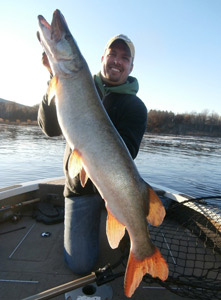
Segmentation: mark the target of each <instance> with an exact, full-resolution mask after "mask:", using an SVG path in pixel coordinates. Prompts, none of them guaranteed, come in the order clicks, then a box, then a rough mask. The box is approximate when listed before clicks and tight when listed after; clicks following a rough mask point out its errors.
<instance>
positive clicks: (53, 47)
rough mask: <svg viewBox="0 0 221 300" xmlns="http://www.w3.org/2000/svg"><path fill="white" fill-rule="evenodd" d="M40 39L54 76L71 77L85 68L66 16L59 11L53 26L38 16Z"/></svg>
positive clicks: (55, 15) (55, 13) (38, 34)
mask: <svg viewBox="0 0 221 300" xmlns="http://www.w3.org/2000/svg"><path fill="white" fill-rule="evenodd" d="M38 22H39V31H38V32H37V36H38V39H39V41H40V43H41V44H42V46H43V49H44V51H45V53H46V55H47V57H48V60H49V64H50V67H51V69H52V72H53V75H57V76H58V77H60V76H63V77H71V76H73V74H74V73H76V72H78V71H79V70H81V69H82V68H83V65H84V58H83V56H82V55H81V52H80V50H79V48H78V46H77V43H76V41H75V40H74V38H73V37H72V35H71V32H70V30H69V28H68V26H67V23H66V21H65V18H64V16H63V15H62V13H61V12H60V11H59V10H58V9H57V10H55V12H54V14H53V19H52V23H51V25H50V24H49V23H48V22H47V21H46V20H45V18H44V17H43V16H41V15H39V16H38Z"/></svg>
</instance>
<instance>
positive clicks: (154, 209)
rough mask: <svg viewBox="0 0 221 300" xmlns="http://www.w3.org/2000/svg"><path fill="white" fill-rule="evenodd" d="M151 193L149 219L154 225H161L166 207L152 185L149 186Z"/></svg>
mask: <svg viewBox="0 0 221 300" xmlns="http://www.w3.org/2000/svg"><path fill="white" fill-rule="evenodd" d="M148 195H149V211H148V216H147V221H148V223H149V224H151V225H153V226H159V225H160V224H161V223H162V222H163V219H164V217H165V215H166V211H165V208H164V206H163V204H162V202H161V200H160V198H159V197H158V196H157V194H156V193H155V192H154V190H153V189H152V188H151V187H148Z"/></svg>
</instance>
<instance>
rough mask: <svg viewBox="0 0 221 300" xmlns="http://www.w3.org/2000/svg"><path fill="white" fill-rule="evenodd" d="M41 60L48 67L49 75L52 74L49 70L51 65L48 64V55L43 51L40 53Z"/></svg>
mask: <svg viewBox="0 0 221 300" xmlns="http://www.w3.org/2000/svg"><path fill="white" fill-rule="evenodd" d="M41 61H42V64H43V65H44V66H45V67H46V68H47V69H48V72H49V73H50V75H51V76H53V73H52V70H51V67H50V64H49V61H48V57H47V55H46V53H45V52H43V53H42V59H41Z"/></svg>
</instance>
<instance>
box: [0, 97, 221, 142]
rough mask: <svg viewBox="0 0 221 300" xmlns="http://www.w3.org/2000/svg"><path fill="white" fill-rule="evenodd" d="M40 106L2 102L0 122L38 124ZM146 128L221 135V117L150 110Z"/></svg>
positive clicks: (185, 133)
mask: <svg viewBox="0 0 221 300" xmlns="http://www.w3.org/2000/svg"><path fill="white" fill-rule="evenodd" d="M38 107H39V105H38V104H37V105H35V106H32V107H30V106H25V105H21V104H18V103H16V102H12V101H5V102H0V123H16V124H21V123H24V124H37V114H38ZM146 130H147V132H149V133H155V134H175V135H208V136H216V137H221V117H220V116H219V115H218V114H216V113H212V114H210V113H209V112H208V111H206V110H205V111H203V112H202V113H184V114H174V113H173V112H168V111H161V110H150V111H149V112H148V117H147V129H146Z"/></svg>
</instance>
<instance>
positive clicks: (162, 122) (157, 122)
mask: <svg viewBox="0 0 221 300" xmlns="http://www.w3.org/2000/svg"><path fill="white" fill-rule="evenodd" d="M147 131H148V132H150V133H159V134H160V133H162V134H175V135H208V136H214V137H215V136H216V137H221V117H220V116H219V115H218V114H216V113H212V114H209V112H208V111H207V110H205V111H204V112H202V113H198V114H197V113H185V114H174V113H173V112H168V111H159V110H150V111H149V113H148V117H147Z"/></svg>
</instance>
